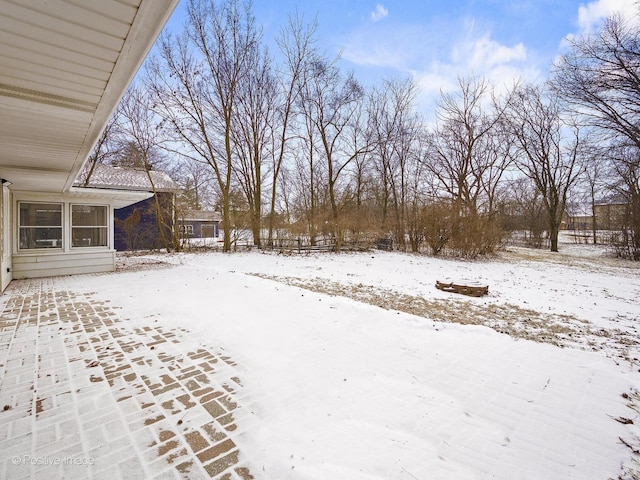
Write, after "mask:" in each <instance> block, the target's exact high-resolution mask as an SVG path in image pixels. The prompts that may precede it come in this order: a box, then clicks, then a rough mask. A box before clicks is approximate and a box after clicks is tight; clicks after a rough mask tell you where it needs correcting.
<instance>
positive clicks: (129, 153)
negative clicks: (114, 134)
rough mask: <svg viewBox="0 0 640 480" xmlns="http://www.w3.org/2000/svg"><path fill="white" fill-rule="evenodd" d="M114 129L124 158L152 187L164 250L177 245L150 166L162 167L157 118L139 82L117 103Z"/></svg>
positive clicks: (160, 140)
mask: <svg viewBox="0 0 640 480" xmlns="http://www.w3.org/2000/svg"><path fill="white" fill-rule="evenodd" d="M117 118H118V124H117V125H118V127H117V128H118V130H119V131H120V134H121V137H122V139H123V142H124V143H123V144H122V145H121V150H122V152H124V154H125V155H124V156H123V159H124V161H125V162H126V161H128V162H130V164H131V166H133V167H137V168H140V169H142V170H144V171H145V172H146V174H147V179H148V180H149V184H150V185H151V189H152V191H153V201H154V207H155V217H156V222H157V225H158V233H159V235H160V238H161V240H162V244H163V245H164V247H165V249H166V250H167V252H170V251H171V249H172V248H177V247H178V242H177V237H175V235H173V232H174V222H173V208H167V205H165V202H163V201H162V199H161V198H160V192H159V191H158V189H157V186H156V184H155V181H154V178H153V175H152V170H159V169H162V162H163V159H162V156H161V148H162V143H163V139H162V133H161V126H160V119H159V118H158V117H157V116H156V115H155V114H154V111H153V108H152V105H151V100H150V97H149V95H148V94H147V92H146V90H144V89H143V88H142V87H141V86H140V85H133V86H131V87H130V88H129V89H128V90H127V92H126V93H125V95H124V97H123V98H122V101H121V102H120V106H119V115H118V117H117Z"/></svg>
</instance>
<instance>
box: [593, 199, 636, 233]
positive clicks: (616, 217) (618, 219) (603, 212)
mask: <svg viewBox="0 0 640 480" xmlns="http://www.w3.org/2000/svg"><path fill="white" fill-rule="evenodd" d="M627 209H628V206H627V205H625V204H620V203H613V204H601V205H596V206H595V217H596V228H597V229H598V230H621V229H622V228H623V226H624V225H625V222H626V216H627Z"/></svg>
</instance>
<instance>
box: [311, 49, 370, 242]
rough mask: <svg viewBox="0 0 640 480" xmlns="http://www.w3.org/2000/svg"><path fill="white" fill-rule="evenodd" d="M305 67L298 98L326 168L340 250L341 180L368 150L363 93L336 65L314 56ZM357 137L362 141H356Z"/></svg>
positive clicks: (358, 85) (332, 217) (341, 233)
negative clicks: (363, 111)
mask: <svg viewBox="0 0 640 480" xmlns="http://www.w3.org/2000/svg"><path fill="white" fill-rule="evenodd" d="M308 67H309V68H305V79H304V81H303V82H302V84H301V86H302V91H301V94H300V98H299V103H300V110H301V111H302V115H303V116H304V119H305V122H306V124H307V125H308V126H309V127H310V129H307V132H308V134H310V135H313V136H314V137H315V140H317V141H314V142H312V143H311V145H312V146H313V148H314V149H315V151H316V153H317V154H318V155H319V157H320V159H321V160H322V161H324V162H325V165H326V168H327V182H328V183H327V187H328V194H329V203H330V207H331V224H332V225H331V227H332V233H333V235H334V237H335V240H336V242H337V247H336V248H337V249H338V250H339V249H340V245H341V242H342V240H343V233H344V232H343V225H342V224H341V220H342V219H341V218H340V215H341V203H342V200H343V199H342V198H341V197H340V194H341V191H340V186H341V183H340V182H341V180H343V178H344V177H345V175H343V174H344V173H346V171H347V170H346V169H347V167H349V165H350V164H351V162H353V161H354V160H355V159H356V158H358V156H360V155H363V154H364V153H366V152H367V151H368V149H369V146H368V145H367V144H366V141H364V139H365V138H366V135H365V134H364V133H363V130H364V128H365V127H364V123H363V122H362V120H363V117H362V115H361V113H362V111H361V107H362V103H361V102H362V99H363V96H364V92H363V90H362V87H361V86H360V84H359V83H358V82H357V81H356V79H355V78H354V76H353V74H348V75H346V76H344V75H343V74H342V72H341V71H340V69H339V68H338V66H337V65H336V63H335V62H330V61H328V60H327V59H326V58H323V57H321V56H319V55H315V56H314V57H313V58H311V59H310V63H309V65H308ZM354 138H358V139H362V140H363V141H362V142H360V141H357V142H354Z"/></svg>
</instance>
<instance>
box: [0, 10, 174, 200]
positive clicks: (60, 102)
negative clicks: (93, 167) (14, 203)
mask: <svg viewBox="0 0 640 480" xmlns="http://www.w3.org/2000/svg"><path fill="white" fill-rule="evenodd" d="M178 1H179V0H130V1H127V2H120V1H117V0H84V1H82V2H71V1H68V0H48V1H46V2H45V1H41V0H23V1H20V2H15V1H11V0H0V178H2V179H4V180H6V181H8V182H10V184H11V187H10V188H11V189H13V190H31V191H40V192H55V193H60V192H68V191H70V189H71V188H72V185H73V183H74V180H75V178H76V176H77V174H78V172H79V171H80V169H81V168H82V165H83V164H84V163H85V161H86V159H87V157H88V156H89V154H90V152H91V150H92V148H93V146H94V144H95V142H96V140H97V139H98V137H99V135H100V134H101V132H102V130H103V129H104V127H105V125H106V123H107V122H108V120H109V118H110V116H111V114H112V112H113V110H114V109H115V108H116V106H117V104H118V102H119V101H120V98H121V97H122V95H123V94H124V92H125V90H126V88H127V86H128V85H129V83H130V82H131V80H132V79H133V77H134V76H135V74H136V72H137V70H138V69H139V67H140V65H141V63H142V62H143V60H144V58H145V56H146V55H147V53H148V52H149V50H150V49H151V47H152V45H153V42H154V41H155V39H156V38H157V36H158V35H159V34H160V31H161V29H162V27H163V26H164V24H165V23H166V21H167V20H168V18H169V16H170V15H171V12H172V11H173V9H174V8H175V6H176V5H177V3H178ZM3 183H4V182H3ZM6 184H8V183H6Z"/></svg>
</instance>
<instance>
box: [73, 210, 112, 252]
mask: <svg viewBox="0 0 640 480" xmlns="http://www.w3.org/2000/svg"><path fill="white" fill-rule="evenodd" d="M107 218H108V214H107V207H106V206H104V205H71V246H73V247H106V246H107V245H108V234H109V229H108V227H107Z"/></svg>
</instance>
